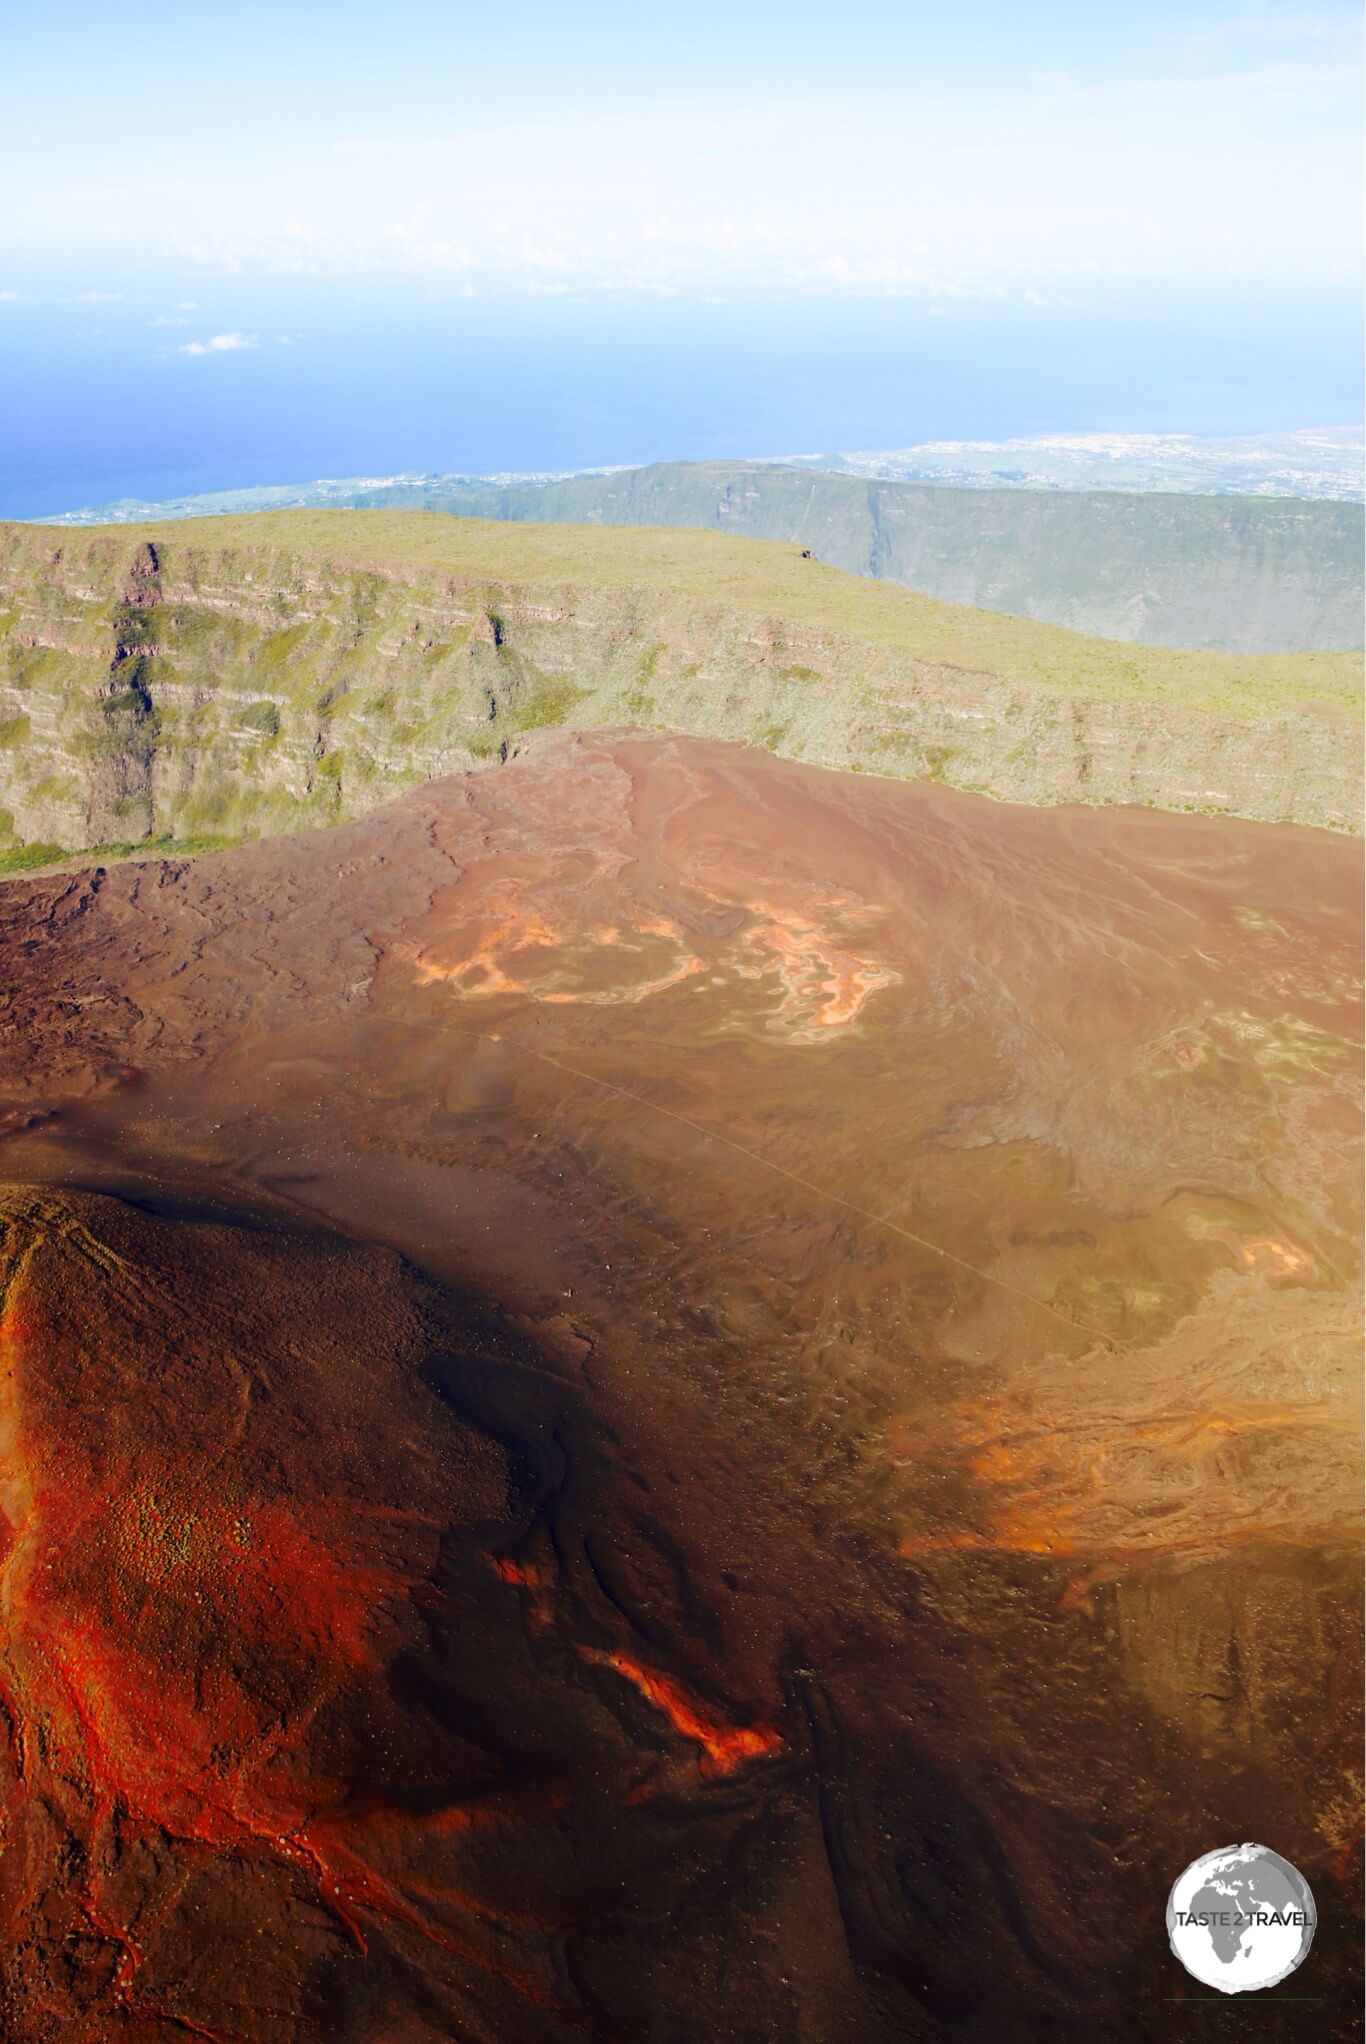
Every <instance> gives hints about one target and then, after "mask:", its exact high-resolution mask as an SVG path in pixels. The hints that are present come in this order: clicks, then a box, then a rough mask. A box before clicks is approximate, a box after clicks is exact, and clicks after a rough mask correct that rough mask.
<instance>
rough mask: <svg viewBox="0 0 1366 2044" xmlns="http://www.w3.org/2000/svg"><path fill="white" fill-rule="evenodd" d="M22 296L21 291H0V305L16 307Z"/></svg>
mask: <svg viewBox="0 0 1366 2044" xmlns="http://www.w3.org/2000/svg"><path fill="white" fill-rule="evenodd" d="M23 296H24V294H23V292H22V291H0V305H18V304H19V303H20V302H21V301H22V299H23Z"/></svg>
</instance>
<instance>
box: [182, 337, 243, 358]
mask: <svg viewBox="0 0 1366 2044" xmlns="http://www.w3.org/2000/svg"><path fill="white" fill-rule="evenodd" d="M260 345H261V343H260V342H259V341H258V340H255V339H253V337H252V336H251V335H250V334H215V335H214V336H213V338H212V340H208V341H185V342H183V343H182V345H181V349H180V352H181V354H182V355H234V354H236V353H237V352H238V350H239V349H242V348H259V347H260Z"/></svg>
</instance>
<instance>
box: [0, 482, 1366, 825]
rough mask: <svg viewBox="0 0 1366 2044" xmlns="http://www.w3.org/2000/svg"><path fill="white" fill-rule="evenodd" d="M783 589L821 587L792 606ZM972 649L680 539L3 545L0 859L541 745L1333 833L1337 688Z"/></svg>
mask: <svg viewBox="0 0 1366 2044" xmlns="http://www.w3.org/2000/svg"><path fill="white" fill-rule="evenodd" d="M320 530H321V531H322V533H323V535H324V536H323V539H321V540H320V539H319V538H318V536H317V535H318V533H319V531H320ZM148 531H149V529H148V528H143V533H144V534H145V533H147V532H148ZM490 533H493V534H494V536H495V539H496V546H497V549H499V550H501V551H498V552H496V553H495V554H491V553H490V551H489V542H488V538H487V536H488V535H489V534H490ZM480 535H483V536H484V537H483V538H481V537H480ZM552 540H554V541H555V545H556V547H557V548H558V551H557V552H554V553H553V555H552V553H551V552H549V551H548V550H547V549H548V548H549V544H550V542H551V541H552ZM656 541H658V542H660V543H661V547H663V548H665V549H672V551H661V550H660V548H656V550H655V553H654V554H652V553H651V551H650V546H651V544H652V543H654V542H656ZM291 542H292V543H291ZM628 545H629V547H630V548H631V549H633V551H631V552H630V553H629V555H627V554H625V553H623V552H622V548H623V547H625V546H628ZM689 547H691V548H696V549H701V550H702V551H701V552H700V553H698V554H697V555H696V557H694V555H693V554H691V553H688V552H686V548H689ZM594 548H596V549H598V550H599V552H600V554H601V561H600V562H599V556H598V554H595V553H594V552H593V549H594ZM329 551H330V552H331V554H332V557H331V558H328V557H327V555H328V553H329ZM789 557H790V558H789ZM566 559H568V560H571V561H572V563H573V565H572V568H565V567H563V566H562V565H557V564H559V563H561V562H562V560H566ZM699 560H700V561H702V562H703V563H704V565H705V566H706V567H707V570H708V574H709V575H711V580H710V581H709V580H707V578H706V577H705V576H703V575H702V573H701V571H700V569H699V568H698V566H697V562H698V561H699ZM680 562H682V563H683V566H682V567H680V565H679V564H680ZM718 562H719V563H721V564H722V565H723V566H724V567H725V569H726V573H725V574H724V575H722V574H720V573H719V571H717V569H716V563H718ZM737 562H738V564H739V566H738V567H737V566H736V563H737ZM491 564H492V571H491ZM756 564H757V565H756ZM794 566H795V569H796V570H797V571H798V572H799V573H800V574H801V575H803V576H809V577H813V578H815V579H814V580H811V581H809V582H805V581H803V582H797V581H792V582H791V588H790V589H789V586H788V581H787V580H785V579H784V578H785V577H786V578H789V580H790V579H791V576H792V573H793V570H794ZM685 570H686V572H685ZM794 592H795V593H794ZM811 592H814V594H812V593H811ZM799 598H800V600H799ZM770 606H771V607H770ZM877 606H881V608H877ZM898 606H900V608H898ZM903 613H904V615H903ZM827 617H828V618H829V620H830V622H829V623H827V622H825V620H826V619H827ZM983 623H984V620H983V619H982V617H981V614H980V613H974V612H969V611H963V612H954V611H951V610H949V609H947V608H946V607H944V606H938V605H927V604H926V602H925V600H924V599H918V598H914V597H911V596H909V595H907V594H905V593H904V592H901V591H890V590H885V589H884V590H875V589H872V588H869V587H868V585H866V584H862V583H855V582H853V581H851V580H850V578H847V577H844V576H840V575H837V574H835V573H834V572H833V571H831V570H827V569H824V568H822V567H820V566H819V565H818V564H815V563H808V562H803V561H800V560H798V557H797V555H796V554H795V552H794V551H793V550H792V549H787V550H783V549H779V548H776V547H768V548H764V547H759V546H754V545H746V543H744V542H728V541H724V540H721V539H715V538H711V537H709V536H705V535H693V534H669V535H667V536H666V535H653V534H643V535H642V534H613V533H606V532H600V533H592V534H584V535H583V537H582V541H581V542H580V541H579V539H578V538H577V536H576V535H574V534H572V533H570V534H568V535H567V536H566V534H565V532H564V530H563V529H560V530H559V531H558V533H556V532H555V531H554V529H552V530H550V531H547V530H545V529H542V530H540V531H539V532H538V531H535V530H530V529H527V528H511V529H509V528H491V527H487V526H484V527H475V526H473V525H469V524H465V523H463V522H462V523H461V524H448V523H446V522H445V521H440V520H435V519H431V518H425V517H421V516H410V517H407V518H394V517H387V518H384V517H379V516H378V515H373V514H365V513H334V514H325V515H324V517H323V519H322V520H321V521H319V520H318V518H317V517H316V516H315V517H314V518H313V519H312V520H309V519H307V518H306V517H305V518H304V519H303V521H302V522H300V521H299V520H292V519H291V515H289V514H286V515H284V516H283V517H273V518H272V517H267V518H261V519H246V520H236V521H221V522H212V523H211V522H209V521H196V522H194V523H193V524H191V525H188V526H182V527H178V528H177V527H171V528H166V529H162V528H155V529H153V530H152V532H151V536H150V537H143V536H142V535H139V536H138V537H137V538H136V539H135V538H134V537H133V535H131V534H128V533H126V532H124V533H113V534H109V533H91V534H86V533H82V534H80V535H79V536H74V535H69V534H65V533H63V534H60V535H59V534H57V533H54V532H52V531H49V530H44V529H41V528H36V527H22V526H16V527H9V528H7V529H6V530H5V533H4V539H3V546H0V626H3V664H0V812H2V813H0V826H3V831H4V837H3V839H0V848H3V849H5V850H6V854H7V860H8V863H9V864H10V865H11V866H14V865H17V864H23V863H35V862H37V861H38V860H39V859H40V858H42V857H44V856H54V855H55V854H56V852H57V851H59V850H71V849H78V848H85V847H90V846H95V845H117V844H130V845H135V844H137V843H140V842H143V841H145V840H147V839H150V838H163V839H164V838H176V839H184V838H205V837H207V838H212V839H225V838H240V837H245V836H256V835H260V834H264V833H267V832H271V831H277V830H282V829H293V828H298V827H301V826H306V825H310V824H322V823H329V822H335V821H338V820H340V819H342V818H344V817H346V816H350V815H354V814H357V813H359V812H361V811H363V810H366V809H368V808H370V807H373V806H374V805H375V804H376V803H378V802H380V801H382V800H384V799H385V798H387V797H388V796H390V795H391V794H393V793H394V792H396V791H397V790H398V789H400V788H401V787H403V786H405V785H408V784H411V783H414V782H417V781H421V780H425V779H429V778H432V777H435V776H438V775H441V774H447V773H452V772H458V771H462V770H465V769H468V768H470V767H472V766H477V765H486V764H487V765H493V764H497V763H498V762H499V761H502V760H505V759H507V758H508V757H510V756H511V755H512V754H514V753H516V752H518V751H520V750H524V749H525V747H526V746H527V744H528V743H529V742H530V741H531V739H532V737H533V735H534V734H535V733H536V732H538V731H540V730H543V729H546V728H550V727H558V726H564V725H575V726H585V727H587V726H596V727H614V726H636V727H643V728H650V729H664V730H671V731H676V732H680V733H685V734H689V735H694V736H700V737H713V738H725V739H732V740H738V741H741V742H745V743H751V744H758V745H762V746H765V747H766V748H768V749H769V750H771V751H774V752H776V753H779V754H782V755H784V756H786V757H790V758H794V759H801V760H806V761H809V762H813V763H816V764H820V765H824V766H829V767H836V768H843V769H846V770H852V771H860V772H869V773H876V774H883V775H889V776H893V777H896V778H903V779H915V778H925V777H928V778H931V779H934V780H939V781H943V782H946V783H948V784H951V785H953V786H957V787H961V788H968V789H976V790H978V791H980V792H984V793H988V794H991V795H995V796H998V797H1001V798H1004V799H1007V800H1010V801H1016V802H1027V803H1035V804H1052V803H1058V802H1077V801H1080V802H1091V803H1141V804H1147V805H1151V806H1157V807H1161V808H1168V809H1200V810H1208V811H1215V812H1227V813H1230V814H1235V815H1241V816H1246V817H1253V818H1261V819H1268V820H1285V821H1291V822H1296V823H1303V824H1316V825H1324V826H1327V827H1330V828H1334V829H1344V828H1345V829H1354V828H1356V823H1357V814H1358V798H1357V792H1356V786H1355V748H1354V746H1353V745H1352V743H1351V742H1350V737H1349V734H1350V731H1351V729H1352V712H1351V706H1350V675H1351V668H1350V664H1344V662H1343V659H1342V658H1340V657H1339V656H1330V655H1319V656H1303V657H1302V659H1301V661H1300V664H1299V665H1298V666H1293V663H1292V666H1291V667H1286V666H1285V665H1284V663H1283V664H1282V666H1281V667H1277V666H1275V665H1274V664H1272V665H1268V664H1267V663H1261V664H1259V663H1258V662H1256V661H1244V662H1243V663H1242V664H1241V665H1237V664H1236V663H1231V662H1230V661H1229V660H1228V659H1227V658H1226V657H1225V658H1224V664H1223V665H1222V666H1221V665H1219V664H1218V663H1219V660H1220V658H1221V656H1194V655H1175V654H1156V653H1139V652H1137V649H1134V648H1121V647H1107V646H1106V645H1105V644H1104V643H1103V642H1099V641H1094V640H1086V639H1081V638H1075V637H1073V636H1072V635H1069V634H1063V633H1059V632H1056V631H1050V630H1049V629H1048V628H1046V627H1041V626H1035V625H1029V624H1025V623H1022V622H1019V621H1013V620H1012V621H1010V633H1011V634H1012V635H1013V636H1008V637H1006V638H1003V639H1002V640H1001V642H1000V643H1001V651H1000V657H999V660H998V659H997V657H996V654H995V652H994V651H993V646H994V642H993V641H992V640H991V639H990V638H989V637H988V636H984V634H983V631H982V629H981V627H982V625H983ZM1004 623H1005V621H1003V620H991V621H990V625H991V629H992V630H993V631H994V630H995V629H996V628H997V627H998V626H1001V625H1003V624H1004ZM1030 634H1033V635H1034V636H1033V637H1030V636H1028V635H1030ZM1022 635H1024V636H1022ZM960 645H961V647H962V658H961V661H960V660H959V658H958V657H957V649H958V647H959V646H960ZM946 655H947V656H948V657H946ZM1201 657H1203V658H1204V659H1205V660H1206V661H1207V662H1208V663H1209V664H1208V665H1207V666H1206V667H1202V666H1200V664H1199V661H1200V658H1201ZM1135 662H1140V663H1141V662H1147V663H1148V664H1147V666H1143V665H1141V664H1135ZM1162 662H1166V663H1169V666H1163V665H1161V664H1160V663H1162ZM1182 662H1184V663H1185V664H1184V665H1180V664H1176V663H1182ZM1191 663H1195V664H1194V665H1192V664H1191ZM993 666H994V667H995V670H996V671H991V670H992V667H993Z"/></svg>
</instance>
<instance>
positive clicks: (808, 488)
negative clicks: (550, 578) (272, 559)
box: [355, 462, 1363, 653]
mask: <svg viewBox="0 0 1366 2044" xmlns="http://www.w3.org/2000/svg"><path fill="white" fill-rule="evenodd" d="M355 501H356V502H357V503H358V504H359V503H365V504H370V505H380V504H395V505H397V504H417V503H420V504H422V505H424V506H426V507H427V508H430V509H433V510H446V511H453V512H457V513H465V514H467V515H470V514H472V515H474V516H477V517H481V518H507V519H516V520H523V519H526V520H536V521H540V520H566V521H570V522H574V523H578V522H581V521H585V520H586V521H589V522H593V523H601V524H604V525H689V526H700V527H706V528H711V529H713V530H716V531H721V532H735V533H743V534H746V535H747V536H749V537H751V538H756V539H778V540H790V541H797V542H799V543H800V544H801V545H802V546H808V547H810V548H812V550H813V551H814V553H815V554H816V556H817V558H818V559H819V560H822V561H828V562H829V563H830V565H831V566H832V567H836V568H844V569H846V570H848V571H849V572H850V573H852V574H856V575H871V576H875V577H877V578H879V579H881V580H885V581H890V582H899V583H902V584H904V585H905V586H906V587H907V588H910V589H920V590H923V591H924V592H925V593H926V594H927V595H929V596H937V597H940V598H942V599H944V600H945V601H946V602H950V603H968V604H973V605H977V606H979V607H981V608H983V609H986V610H997V611H1005V612H1010V613H1012V614H1015V615H1018V616H1022V617H1032V618H1039V619H1042V620H1044V621H1045V622H1047V623H1049V624H1058V625H1066V626H1067V627H1069V628H1070V629H1071V630H1073V631H1079V632H1096V633H1099V634H1101V635H1102V636H1103V637H1106V638H1113V639H1128V640H1133V641H1136V642H1138V643H1139V644H1145V645H1154V646H1193V647H1211V648H1218V649H1221V650H1223V651H1226V652H1233V653H1257V652H1277V651H1285V652H1290V651H1300V650H1306V651H1307V650H1312V649H1321V650H1335V649H1346V648H1350V647H1355V646H1360V644H1361V643H1362V598H1363V587H1362V565H1361V563H1362V540H1363V514H1362V507H1361V505H1359V504H1344V503H1326V502H1325V503H1306V502H1302V501H1300V500H1299V499H1295V498H1259V497H1202V496H1179V495H1170V494H1165V493H1157V492H1145V493H1138V492H1126V491H1120V490H1087V491H1046V490H1028V491H1022V490H956V489H952V488H946V487H944V486H943V485H925V484H918V483H900V482H881V481H868V480H864V479H863V478H861V477H857V476H842V475H828V474H813V473H812V472H811V471H810V470H805V469H802V470H798V469H784V468H775V467H771V466H769V465H767V464H765V463H759V462H750V463H746V462H660V463H657V464H655V465H654V466H652V467H649V468H640V469H628V470H624V471H622V472H620V473H618V474H616V475H609V476H582V477H573V478H571V479H569V480H567V481H564V482H559V483H550V484H543V485H530V486H528V485H522V486H517V487H512V488H507V489H490V488H487V487H485V488H482V489H481V488H471V487H469V486H465V487H464V488H460V487H453V486H450V485H447V486H445V487H443V486H441V484H440V483H439V482H438V483H437V484H436V485H435V486H433V487H431V488H428V489H425V490H424V489H422V488H421V487H413V486H405V485H400V486H397V487H393V488H389V489H381V490H376V491H370V492H367V493H366V494H365V495H364V496H357V498H356V499H355Z"/></svg>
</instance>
